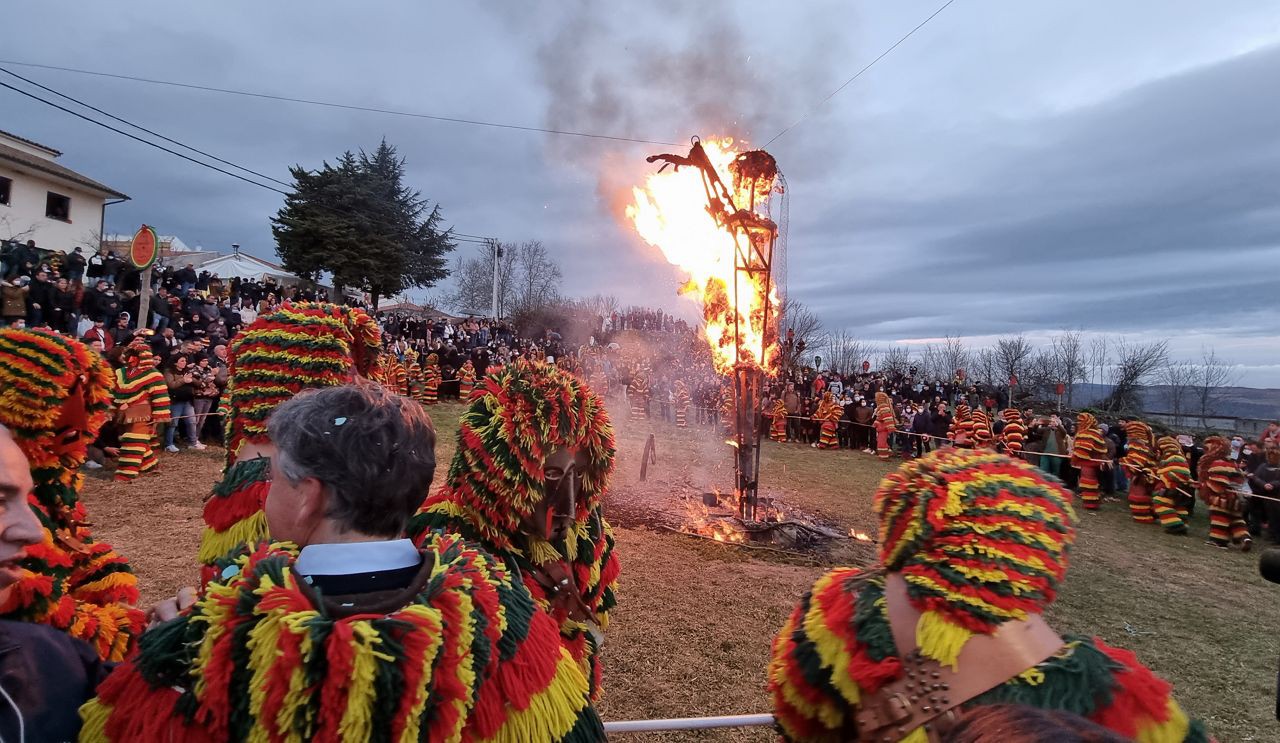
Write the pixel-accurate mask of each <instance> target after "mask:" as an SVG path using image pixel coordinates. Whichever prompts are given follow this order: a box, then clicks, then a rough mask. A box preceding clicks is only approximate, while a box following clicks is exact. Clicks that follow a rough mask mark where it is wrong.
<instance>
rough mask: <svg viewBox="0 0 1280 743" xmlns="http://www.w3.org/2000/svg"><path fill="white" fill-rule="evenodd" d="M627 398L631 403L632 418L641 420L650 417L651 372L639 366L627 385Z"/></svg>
mask: <svg viewBox="0 0 1280 743" xmlns="http://www.w3.org/2000/svg"><path fill="white" fill-rule="evenodd" d="M627 400H628V401H630V403H631V420H633V421H640V420H644V419H646V418H648V417H649V373H648V372H647V371H645V370H644V369H642V368H640V367H638V366H637V367H636V370H635V372H634V373H632V375H631V384H630V385H629V386H628V387H627Z"/></svg>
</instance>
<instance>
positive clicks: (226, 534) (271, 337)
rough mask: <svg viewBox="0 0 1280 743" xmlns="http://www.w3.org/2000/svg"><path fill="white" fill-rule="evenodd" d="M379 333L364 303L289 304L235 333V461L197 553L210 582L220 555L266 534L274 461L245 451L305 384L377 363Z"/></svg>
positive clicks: (231, 441) (231, 429) (229, 424)
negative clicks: (362, 306)
mask: <svg viewBox="0 0 1280 743" xmlns="http://www.w3.org/2000/svg"><path fill="white" fill-rule="evenodd" d="M379 336H380V333H379V330H378V326H377V324H376V323H375V322H374V321H373V319H372V318H370V317H369V315H367V314H366V313H365V312H364V310H360V309H353V308H350V307H340V306H338V305H336V304H324V303H312V302H306V303H299V304H291V305H290V304H287V305H284V306H283V307H281V308H280V309H278V310H276V311H275V312H272V313H269V314H266V315H262V316H260V317H259V318H258V319H257V320H255V321H254V322H253V324H251V325H250V326H249V327H248V328H246V329H245V330H244V331H243V332H242V333H240V335H238V336H236V339H235V340H234V341H233V342H232V344H231V351H230V354H228V381H227V392H226V399H227V401H228V407H229V409H230V412H229V414H228V415H227V416H226V417H225V419H224V420H226V426H225V427H226V438H227V457H228V460H229V462H228V464H227V468H226V470H225V471H224V472H223V473H222V479H221V480H220V481H219V482H218V483H217V484H216V485H214V487H213V495H212V496H211V497H210V498H209V499H208V500H206V501H205V504H204V524H205V529H204V533H203V535H201V538H200V552H199V560H200V564H201V565H202V566H203V568H202V578H203V579H204V580H205V581H208V580H209V579H211V578H212V577H213V576H214V575H215V574H216V573H217V571H218V569H219V568H218V562H219V561H220V560H223V559H226V558H229V557H233V556H235V555H236V554H237V553H238V552H239V551H240V550H241V549H242V548H244V547H246V546H248V547H250V548H251V547H253V546H254V545H256V544H258V543H259V542H262V541H265V540H266V539H267V537H268V534H267V518H266V515H265V514H264V513H263V512H262V506H263V503H265V502H266V497H267V490H268V489H269V488H270V485H271V484H270V477H271V462H270V460H269V459H268V458H267V457H261V456H254V457H248V458H244V459H241V458H240V457H239V454H240V452H241V450H242V449H243V448H244V447H245V446H246V445H259V444H266V443H268V442H269V439H268V438H267V419H268V418H270V417H271V414H272V413H273V412H275V409H276V408H277V407H278V406H279V405H280V404H281V403H284V402H286V401H288V400H289V399H291V398H292V397H293V396H294V395H296V394H298V393H299V392H302V391H303V390H308V389H314V388H317V387H335V386H338V385H342V384H347V383H349V382H351V381H353V380H354V379H355V378H356V375H357V374H364V373H366V372H367V371H369V370H370V369H371V368H373V367H374V366H375V364H376V361H377V358H378V356H377V354H378V349H379V348H380V345H379V344H380V337H379Z"/></svg>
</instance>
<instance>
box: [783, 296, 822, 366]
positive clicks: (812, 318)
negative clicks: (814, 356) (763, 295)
mask: <svg viewBox="0 0 1280 743" xmlns="http://www.w3.org/2000/svg"><path fill="white" fill-rule="evenodd" d="M778 328H780V329H781V332H779V334H778V335H779V337H780V338H782V339H786V338H787V331H791V332H792V334H793V337H794V342H795V346H794V348H795V351H794V354H795V355H794V357H793V358H799V356H800V349H801V347H802V345H803V347H804V348H806V349H808V350H809V351H810V352H812V351H814V350H815V349H816V347H817V345H818V343H819V342H821V341H822V340H823V338H822V320H820V319H818V316H817V315H815V314H813V310H810V309H809V308H808V307H807V306H805V304H804V303H803V302H801V301H799V300H796V299H792V298H790V297H787V298H786V299H784V300H782V302H781V303H780V304H779V306H778Z"/></svg>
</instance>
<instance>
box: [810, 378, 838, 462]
mask: <svg viewBox="0 0 1280 743" xmlns="http://www.w3.org/2000/svg"><path fill="white" fill-rule="evenodd" d="M843 415H844V408H842V407H840V403H838V402H836V396H835V395H833V394H831V393H830V392H824V393H822V402H820V403H818V409H817V410H815V411H813V419H814V420H815V421H818V423H819V425H820V426H821V428H820V429H819V430H818V442H817V443H816V444H814V446H816V447H817V448H819V449H835V448H836V447H837V446H839V444H840V442H839V440H838V439H837V437H836V426H838V425H840V418H841V417H842V416H843Z"/></svg>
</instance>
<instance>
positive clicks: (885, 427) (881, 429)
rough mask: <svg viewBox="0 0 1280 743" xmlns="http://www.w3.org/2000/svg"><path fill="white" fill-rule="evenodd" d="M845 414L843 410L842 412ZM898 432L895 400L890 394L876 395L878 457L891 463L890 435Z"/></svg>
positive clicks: (878, 393)
mask: <svg viewBox="0 0 1280 743" xmlns="http://www.w3.org/2000/svg"><path fill="white" fill-rule="evenodd" d="M841 412H843V410H842V411H841ZM896 430H898V417H897V416H896V415H894V412H893V398H891V397H889V395H888V393H885V392H877V393H876V456H878V457H880V461H882V462H887V461H889V457H890V455H892V454H893V450H892V449H890V448H889V434H891V433H893V432H894V431H896Z"/></svg>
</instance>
